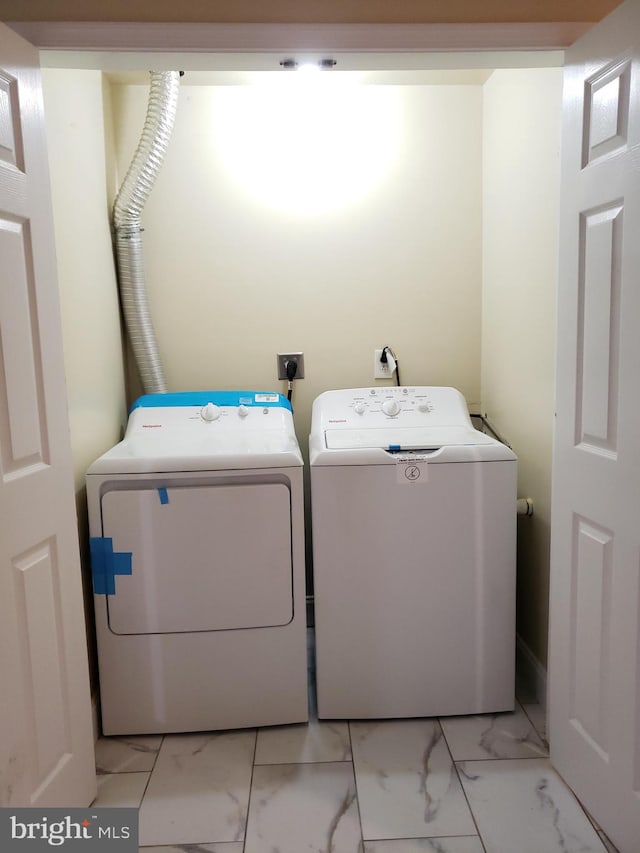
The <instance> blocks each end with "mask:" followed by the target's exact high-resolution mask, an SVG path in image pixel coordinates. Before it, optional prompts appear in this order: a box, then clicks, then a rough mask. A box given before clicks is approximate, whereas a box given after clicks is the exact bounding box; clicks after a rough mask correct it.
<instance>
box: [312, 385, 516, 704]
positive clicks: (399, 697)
mask: <svg viewBox="0 0 640 853" xmlns="http://www.w3.org/2000/svg"><path fill="white" fill-rule="evenodd" d="M309 449H310V462H311V500H312V527H313V577H314V598H315V632H316V674H317V690H318V715H319V716H320V717H324V718H348V719H353V718H374V717H421V716H441V715H448V714H480V713H484V712H489V711H491V712H493V711H503V710H510V709H512V708H513V706H514V666H515V587H516V466H517V462H516V457H515V455H514V453H513V452H512V451H511V450H510V449H509V448H508V447H506V446H505V445H503V444H501V443H499V442H498V441H496V440H495V439H493V438H491V437H490V436H488V435H485V434H484V433H481V432H479V431H478V430H476V429H474V427H473V424H472V422H471V419H470V417H469V413H468V409H467V406H466V403H465V401H464V398H463V397H462V395H461V394H460V393H459V392H458V391H456V390H455V389H453V388H437V387H417V388H408V387H401V388H395V387H394V388H390V387H384V388H358V389H352V390H343V391H327V392H326V393H324V394H321V395H320V396H319V397H318V398H317V399H316V400H315V402H314V405H313V413H312V424H311V437H310V448H309Z"/></svg>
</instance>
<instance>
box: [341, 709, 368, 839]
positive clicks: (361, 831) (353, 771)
mask: <svg viewBox="0 0 640 853" xmlns="http://www.w3.org/2000/svg"><path fill="white" fill-rule="evenodd" d="M345 722H346V724H347V735H348V737H349V749H350V750H351V772H352V773H353V785H354V787H355V789H356V804H357V806H358V825H359V826H360V851H359V853H364V845H365V838H364V828H363V826H362V810H361V809H360V794H359V793H358V776H357V774H356V759H355V753H354V750H353V737H352V735H351V723H352V722H353V721H352V720H345Z"/></svg>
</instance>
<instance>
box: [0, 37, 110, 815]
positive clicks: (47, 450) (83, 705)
mask: <svg viewBox="0 0 640 853" xmlns="http://www.w3.org/2000/svg"><path fill="white" fill-rule="evenodd" d="M94 796H95V768H94V762H93V734H92V724H91V701H90V692H89V678H88V667H87V644H86V638H85V629H84V613H83V604H82V590H81V576H80V564H79V554H78V532H77V524H76V517H75V502H74V494H73V478H72V462H71V449H70V444H69V426H68V421H67V406H66V396H65V382H64V366H63V356H62V334H61V326H60V316H59V308H58V289H57V281H56V262H55V252H54V246H53V222H52V216H51V208H50V199H49V175H48V164H47V151H46V144H45V135H44V116H43V110H42V98H41V90H40V75H39V70H38V54H37V51H36V50H35V48H33V47H32V46H31V45H29V44H27V43H26V42H24V41H23V40H22V39H20V38H18V37H17V36H16V35H15V34H14V33H13V32H12V31H11V30H9V29H7V28H6V27H3V26H2V25H0V806H34V807H44V806H62V807H71V806H86V805H89V804H90V803H91V801H92V799H93V798H94Z"/></svg>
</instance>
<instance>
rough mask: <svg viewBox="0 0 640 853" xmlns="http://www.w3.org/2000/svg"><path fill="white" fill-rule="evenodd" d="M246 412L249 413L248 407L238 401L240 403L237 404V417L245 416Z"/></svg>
mask: <svg viewBox="0 0 640 853" xmlns="http://www.w3.org/2000/svg"><path fill="white" fill-rule="evenodd" d="M248 414H249V409H248V408H247V407H246V406H245V405H243V404H242V403H240V405H239V406H238V417H239V418H246V417H247V415H248Z"/></svg>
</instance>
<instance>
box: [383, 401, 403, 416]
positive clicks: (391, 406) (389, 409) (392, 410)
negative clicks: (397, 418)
mask: <svg viewBox="0 0 640 853" xmlns="http://www.w3.org/2000/svg"><path fill="white" fill-rule="evenodd" d="M382 411H383V412H384V413H385V415H387V416H388V417H390V418H392V417H393V416H394V415H397V414H398V412H399V411H400V406H399V405H398V404H397V402H396V401H395V400H384V401H383V403H382Z"/></svg>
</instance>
